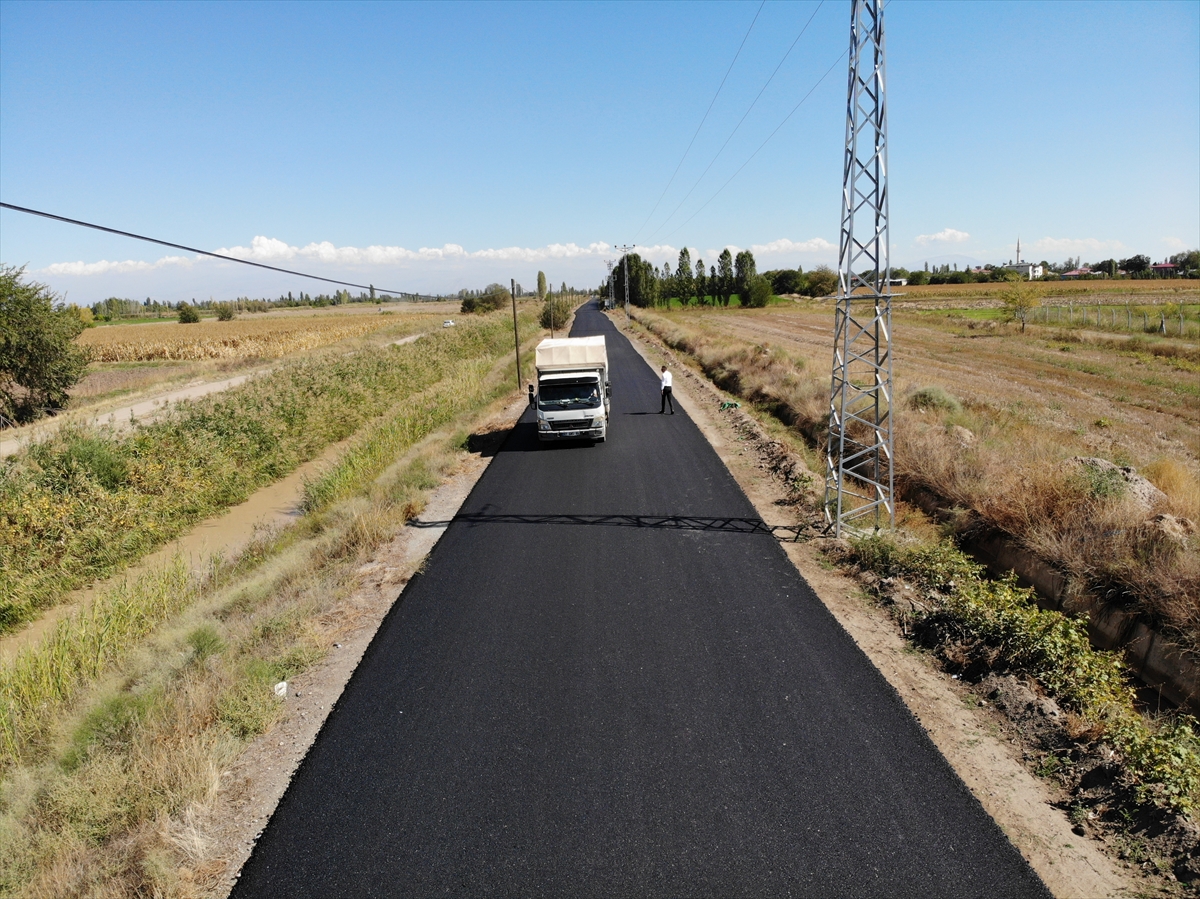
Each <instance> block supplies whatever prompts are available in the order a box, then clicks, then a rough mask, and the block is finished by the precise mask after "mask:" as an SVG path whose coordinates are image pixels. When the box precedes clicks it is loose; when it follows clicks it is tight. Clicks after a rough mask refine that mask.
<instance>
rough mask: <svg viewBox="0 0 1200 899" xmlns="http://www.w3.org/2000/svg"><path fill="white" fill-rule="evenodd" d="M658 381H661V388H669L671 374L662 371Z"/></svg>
mask: <svg viewBox="0 0 1200 899" xmlns="http://www.w3.org/2000/svg"><path fill="white" fill-rule="evenodd" d="M659 380H661V381H662V386H663V387H670V386H671V373H670V372H669V371H664V372H663V373H662V374H661V375H659Z"/></svg>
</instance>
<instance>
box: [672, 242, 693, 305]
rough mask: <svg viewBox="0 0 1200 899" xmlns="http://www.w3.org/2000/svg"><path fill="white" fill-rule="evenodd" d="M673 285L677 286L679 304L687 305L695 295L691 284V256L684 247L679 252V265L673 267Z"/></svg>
mask: <svg viewBox="0 0 1200 899" xmlns="http://www.w3.org/2000/svg"><path fill="white" fill-rule="evenodd" d="M675 283H676V284H677V285H678V286H679V302H681V303H683V305H685V306H686V305H687V304H688V301H689V300H691V298H692V294H693V293H695V289H694V288H695V285H694V284H693V283H692V254H691V253H690V252H689V251H688V248H687V247H684V248H683V249H682V250H680V251H679V264H678V265H676V266H675Z"/></svg>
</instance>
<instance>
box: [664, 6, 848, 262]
mask: <svg viewBox="0 0 1200 899" xmlns="http://www.w3.org/2000/svg"><path fill="white" fill-rule="evenodd" d="M824 5H825V0H821V2H820V3H818V4H817V8H816V9H814V10H813V13H812V15H811V16H809V17H808V21H807V22H805V23H804V27H803V28H801V29H800V33H799V34H798V35H796V39H795V40H794V41H792V45H791V46H790V47H788V48H787V52H786V53H784V54H783V59H781V60H779V65H777V66H775V71H773V72H772V73H771V77H770V78H768V79H767V81H766V83H765V84H764V85H763V86H762V87H761V88H760V89H759V91H758V94H757V95H756V96H755V97H754V100H753V101H751V103H750V105H749V107H747V109H746V111H745V112H744V113H742V117H741V118H740V119H738V123H737V124H736V125H734V126H733V130H732V131H730V132H729V137H727V138H725V143H723V144H721V149H719V150H717V152H716V154H715V155H714V156H713V158H712V159H710V160H709V163H708V165H707V166H706V167H705V169H704V171H703V172H701V173H700V177H699V178H697V179H696V181H695V183H694V184H693V185H692V186H691V188H690V189H689V190H688V192H687V193H686V194H684V197H683V199H682V200H680V201H679V205H678V206H676V207H675V208H674V209H673V210H671V214H670V215H668V216H667V217H666V218H665V219H663V221H662V224H661V225H659V226H658V228H656V229H655V230H656V231H661V230H662V229H663V228H665V227H666V224H667V222H669V221H671V219H673V218H674V217H675V213H677V212H678V211H679V210H680V209H682V208H683V204H684V203H686V202H687V200H688V197H690V196H691V195H692V192H693V191H695V189H696V188H697V187H699V186H700V182H701V181H703V180H704V176H705V175H707V174H708V171H709V169H711V168H712V167H713V163H715V162H716V161H717V158H718V157H719V156H720V155H721V154H722V153H724V152H725V148H726V147H727V146H729V142H730V141H731V140H733V136H734V135H735V134H737V133H738V129H739V128H741V127H742V122H744V121H746V116H748V115H750V113H751V111H752V110H753V109H754V107H755V106H756V105H757V104H758V100H759V98H760V97H761V96H762V95H763V91H765V90H766V89H767V88H768V87H769V86H770V84H771V82H772V81H774V80H775V76H776V75H777V74H779V70H780V69H781V68H783V64H784V63H785V62H787V58H788V57H789V56H791V55H792V51H793V50H795V49H796V44H798V43H800V38H802V37H804V32H806V31H808V26H809V25H811V24H812V20H813V19H815V18H816V17H817V13H819V12H820V11H821V7H822V6H824ZM650 243H654V240H653V239H651V240H650Z"/></svg>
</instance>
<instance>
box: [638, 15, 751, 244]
mask: <svg viewBox="0 0 1200 899" xmlns="http://www.w3.org/2000/svg"><path fill="white" fill-rule="evenodd" d="M766 5H767V0H762V3H760V4H759V5H758V12H756V13H755V14H754V18H753V19H751V20H750V27H749V28H747V29H746V35H745V37H743V38H742V42H741V43H740V44H738V48H737V53H735V54H733V62H731V63H729V68H728V69H726V70H725V77H724V78H722V79H721V83H720V84H719V85H717V92H716V93H715V94H713V98H712V100H711V101H710V102H709V104H708V109H706V110H704V117H703V118H702V119H700V124H699V125H697V126H696V133H695V134H693V135H692V139H691V140H690V141H688V145H687V149H686V150H684V151H683V155H682V156H680V157H679V165H677V166H675V171H674V172H672V173H671V179H670V180H669V181H668V182H667V186H666V187H664V188H663V192H662V194H661V195H660V196H659V198H658V201H657V202H656V203H655V204H654V208H653V209H651V210H650V215H648V216H646V221H644V222H642V226H641V228H638V229H637V231H636V232H635V233H634V235H633V239H634V241H636V240H637V237H638V234H641V233H642V228H645V227H646V225H647V223H648V222H649V221H650V219H651V218H652V217H653V216H654V213H655V212H657V211H658V206H659V203H662V201H663V197H665V196H666V195H667V191H669V190H670V189H671V185H672V184H674V183H675V176H676V175H678V174H679V169H680V167H681V166H682V165H683V161H684V160H685V159H687V155H688V153H689V152H691V149H692V144H694V143H695V142H696V137H697V136H698V135H699V134H700V129H701V128H703V127H704V123H705V121H707V120H708V114H709V113H710V112H712V108H713V104H714V103H716V102H717V97H719V96H720V95H721V88H723V87H724V86H725V81H726V79H728V78H729V73H730V72H732V71H733V64H734V63H736V62H737V61H738V57H739V56H741V55H742V48H743V47H745V46H746V39H747V38H749V37H750V32H751V31H753V30H754V23H755V22H757V21H758V16H759V13H761V12H762V11H763V7H764V6H766Z"/></svg>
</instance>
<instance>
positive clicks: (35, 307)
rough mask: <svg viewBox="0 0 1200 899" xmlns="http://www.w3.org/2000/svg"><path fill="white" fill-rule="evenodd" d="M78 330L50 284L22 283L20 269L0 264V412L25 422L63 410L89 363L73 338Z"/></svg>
mask: <svg viewBox="0 0 1200 899" xmlns="http://www.w3.org/2000/svg"><path fill="white" fill-rule="evenodd" d="M56 303H57V304H58V308H57V309H56V308H55V304H56ZM82 330H83V321H82V319H81V318H80V317H79V315H77V314H75V313H72V312H70V311H68V310H66V309H64V308H63V307H62V302H61V300H60V299H59V297H57V296H56V295H55V294H54V293H52V292H51V290H50V288H49V287H47V286H46V285H45V284H38V283H36V282H34V281H25V269H24V267H22V268H15V267H13V266H6V265H0V412H3V414H4V415H5V416H7V417H9V418H12V419H14V420H16V421H19V422H26V421H33V420H34V419H35V418H38V417H40V416H41V415H42V413H43V411H44V410H46V409H60V408H62V406H63V405H64V404H65V403H66V402H67V399H68V391H69V390H70V389H71V388H72V387H74V386H75V384H77V383H78V382H79V379H80V378H82V377H83V372H84V369H85V368H86V367H87V364H88V354H87V351H86V350H84V349H82V348H80V347H77V346H76V345H75V344H74V342H73V341H74V340H75V338H76V337H78V336H79V333H80V332H81V331H82Z"/></svg>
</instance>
